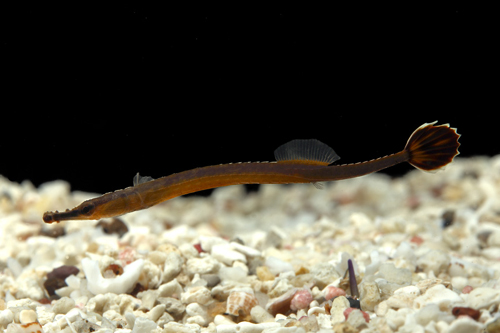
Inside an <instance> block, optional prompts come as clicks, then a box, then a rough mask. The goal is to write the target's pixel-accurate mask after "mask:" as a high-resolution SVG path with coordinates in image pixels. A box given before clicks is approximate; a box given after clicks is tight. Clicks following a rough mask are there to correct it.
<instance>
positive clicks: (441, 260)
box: [417, 250, 450, 276]
mask: <svg viewBox="0 0 500 333" xmlns="http://www.w3.org/2000/svg"><path fill="white" fill-rule="evenodd" d="M449 264H450V256H449V255H448V254H447V253H445V252H443V251H439V250H430V251H429V252H427V253H426V254H424V255H423V256H421V257H420V258H418V259H417V265H418V267H420V268H421V269H422V270H423V271H424V272H425V273H427V274H428V273H429V272H433V273H434V275H435V276H438V275H439V273H441V272H444V271H446V270H447V269H448V266H449Z"/></svg>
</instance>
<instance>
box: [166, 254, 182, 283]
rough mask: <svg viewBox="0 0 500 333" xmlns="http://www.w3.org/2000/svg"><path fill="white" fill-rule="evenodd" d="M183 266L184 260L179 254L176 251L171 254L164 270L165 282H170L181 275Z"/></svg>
mask: <svg viewBox="0 0 500 333" xmlns="http://www.w3.org/2000/svg"><path fill="white" fill-rule="evenodd" d="M182 264H184V260H183V259H182V257H181V255H180V254H179V253H177V252H174V251H172V252H169V253H168V254H167V259H166V260H165V267H164V269H163V280H164V281H170V280H172V279H173V278H175V277H176V276H177V275H179V273H180V271H181V269H182Z"/></svg>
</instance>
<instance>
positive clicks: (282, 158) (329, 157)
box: [274, 139, 340, 165]
mask: <svg viewBox="0 0 500 333" xmlns="http://www.w3.org/2000/svg"><path fill="white" fill-rule="evenodd" d="M274 157H275V158H276V161H278V162H279V163H301V164H315V165H328V164H332V163H333V162H335V161H337V160H339V159H340V157H339V155H337V153H335V152H334V151H333V149H332V148H330V147H328V146H327V145H326V144H324V143H323V142H321V141H318V140H316V139H309V140H292V141H290V142H288V143H285V144H284V145H281V146H279V147H278V148H277V149H276V150H275V151H274Z"/></svg>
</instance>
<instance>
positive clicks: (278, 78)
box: [0, 2, 500, 193]
mask: <svg viewBox="0 0 500 333" xmlns="http://www.w3.org/2000/svg"><path fill="white" fill-rule="evenodd" d="M0 15H1V16H2V17H1V19H2V25H3V28H2V31H3V33H2V37H1V39H2V40H1V42H2V49H3V51H2V58H3V60H2V76H1V78H2V79H1V81H2V82H3V86H4V87H3V88H2V104H1V105H2V111H1V115H2V118H1V124H2V132H1V138H0V139H1V140H0V154H1V155H0V174H2V175H3V176H5V177H7V178H9V179H10V180H13V181H16V182H20V181H22V180H24V179H28V180H31V181H32V182H33V183H34V184H35V185H37V186H38V185H39V184H40V183H43V182H46V181H50V180H54V179H64V180H67V181H69V182H70V183H71V186H72V189H74V190H84V191H90V192H100V193H103V192H108V191H112V190H116V189H119V188H124V187H126V186H129V185H131V184H132V177H133V176H134V174H135V173H136V172H140V173H141V174H142V175H149V176H152V177H154V178H157V177H161V176H165V175H168V174H171V173H173V172H179V171H183V170H186V169H190V168H195V167H200V166H206V165H212V164H219V163H228V162H238V161H266V160H273V159H274V157H273V151H274V149H275V148H277V147H278V146H279V145H280V144H282V143H285V142H287V141H289V140H292V139H295V138H317V139H319V140H321V141H323V142H325V143H327V144H328V145H330V146H331V147H332V148H334V149H335V151H336V152H337V153H338V154H339V155H340V156H341V157H342V159H341V160H340V162H342V163H351V162H358V161H362V160H368V159H372V158H376V157H379V156H383V155H386V154H390V153H393V152H396V151H399V150H401V149H402V148H403V147H404V144H405V143H406V140H407V138H408V136H409V135H410V134H411V133H412V131H413V130H414V129H415V128H417V127H418V126H420V125H421V124H422V123H424V122H431V121H434V120H438V121H439V122H444V123H450V124H451V125H452V127H457V128H458V132H459V133H460V134H462V138H461V143H462V146H461V148H460V152H461V156H462V157H463V156H465V157H469V156H474V155H489V156H492V155H495V154H497V153H499V144H498V138H497V134H496V132H497V131H496V128H497V124H498V120H497V116H496V114H497V113H498V110H500V109H499V107H498V102H497V100H498V71H497V68H496V66H497V64H496V63H497V61H498V60H497V59H498V58H497V56H498V54H495V53H494V52H495V51H494V50H495V49H496V46H497V45H496V44H498V37H497V33H495V30H497V29H496V28H498V27H497V25H496V23H495V22H496V21H497V19H496V18H495V17H492V16H493V15H494V11H493V10H492V9H490V8H483V7H480V6H479V5H464V4H459V3H452V2H450V3H447V4H446V5H435V4H428V5H422V4H421V3H413V2H411V3H410V2H404V4H401V3H398V4H394V3H393V4H387V5H381V4H375V5H369V6H368V5H366V4H352V5H343V6H339V5H336V4H328V5H319V4H312V5H311V4H307V5H306V4H305V3H303V4H300V5H290V4H286V5H268V4H265V5H264V4H257V5H253V4H250V3H247V4H239V5H237V6H234V5H217V6H213V5H207V4H204V5H198V4H196V3H192V4H190V5H189V6H188V5H186V6H185V7H179V6H168V5H155V6H144V5H138V4H113V5H110V4H106V5H102V4H100V5H95V4H87V3H80V4H74V3H72V4H69V5H68V4H65V5H47V4H42V5H37V6H36V7H33V6H31V5H29V6H28V5H26V6H25V7H22V6H19V7H16V8H4V9H3V10H2V11H1V14H0ZM410 169H411V166H409V165H401V166H397V167H394V168H391V169H390V170H387V172H388V173H390V174H392V175H400V174H403V173H405V172H407V171H408V170H410Z"/></svg>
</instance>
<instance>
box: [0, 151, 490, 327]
mask: <svg viewBox="0 0 500 333" xmlns="http://www.w3.org/2000/svg"><path fill="white" fill-rule="evenodd" d="M7 176H8V175H7ZM92 196H93V194H88V193H81V192H70V186H69V184H67V183H65V182H63V181H57V182H51V183H47V184H43V185H42V186H40V187H39V188H35V187H34V186H33V185H32V184H31V183H30V182H29V181H25V182H23V183H22V184H16V183H12V182H10V181H9V180H8V179H7V178H5V177H1V176H0V330H2V329H3V330H5V331H6V332H32V331H35V329H38V330H40V331H43V332H46V333H47V332H89V331H92V330H93V331H96V332H228V333H230V332H256V333H257V332H264V333H270V332H351V331H352V332H357V331H361V332H439V333H441V332H453V333H459V332H483V330H486V331H487V332H499V330H498V327H499V325H500V319H498V318H499V316H500V314H499V312H498V305H499V304H500V283H499V282H498V279H499V277H500V260H499V259H500V157H493V158H486V157H477V158H467V159H465V158H462V159H461V158H457V159H455V161H454V163H453V164H452V165H450V166H448V167H447V169H446V170H445V171H441V172H438V173H435V174H427V173H423V172H420V171H417V170H415V171H412V172H410V173H408V174H407V175H405V176H404V177H400V178H394V179H393V178H390V177H388V176H385V175H383V174H373V175H370V176H365V177H361V178H357V179H352V180H346V181H339V182H335V183H329V184H327V186H325V189H323V190H318V189H316V188H315V187H314V186H312V185H308V184H305V185H287V186H279V185H264V186H261V188H260V190H259V191H258V192H253V193H249V194H247V193H246V191H245V189H244V187H242V186H231V187H226V188H220V189H217V190H215V191H214V192H213V194H212V195H211V196H210V197H206V198H205V197H194V196H192V197H187V198H186V197H181V198H176V199H173V200H170V201H168V202H165V203H162V204H160V205H158V206H155V207H152V208H150V209H148V210H144V211H140V212H135V213H131V214H128V215H125V216H121V217H119V218H120V219H121V220H122V221H123V222H124V223H125V224H126V226H127V227H128V232H126V233H125V234H124V235H123V236H122V237H120V236H119V235H118V234H117V233H111V234H109V233H105V232H104V231H103V229H102V228H100V227H96V224H97V221H68V222H65V223H60V224H53V225H45V224H44V223H43V221H42V219H41V216H42V214H43V213H44V211H47V210H56V209H57V210H64V209H66V208H72V207H74V206H76V205H77V204H79V203H80V202H81V201H83V200H85V199H88V198H89V197H92ZM444 223H448V224H449V225H448V226H446V227H443V225H444ZM51 233H53V234H56V235H57V236H50V235H51ZM348 259H352V260H353V263H354V265H355V270H356V274H357V275H358V284H359V286H358V288H359V291H360V301H361V310H362V311H359V310H356V309H355V310H352V309H350V310H347V309H349V308H350V306H351V305H350V303H349V301H348V300H347V299H346V297H345V296H338V297H336V298H335V299H331V300H326V299H325V296H326V295H327V290H328V295H330V293H332V291H336V290H339V291H340V292H342V293H346V296H348V297H349V296H351V295H350V289H349V288H348V284H347V280H346V279H344V273H345V271H346V268H347V260H348ZM62 265H68V266H75V267H77V268H78V269H79V273H78V274H77V275H70V276H68V277H67V278H66V279H65V282H66V283H65V285H64V284H63V285H61V286H57V290H56V292H55V293H56V295H55V296H54V295H53V296H52V297H51V295H50V294H49V292H48V291H47V290H46V288H45V287H44V283H46V280H47V279H48V278H47V274H48V273H49V272H51V271H52V270H53V269H55V268H58V267H60V266H62ZM51 279H52V278H50V279H49V280H51ZM332 288H333V289H332ZM338 288H341V289H345V292H344V291H343V290H341V289H338ZM290 304H292V305H290ZM457 307H461V308H464V309H460V308H457ZM346 310H347V312H348V311H351V310H352V312H350V314H349V315H348V318H347V320H346V315H345V314H344V312H345V311H346ZM367 319H369V321H368V322H367Z"/></svg>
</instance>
